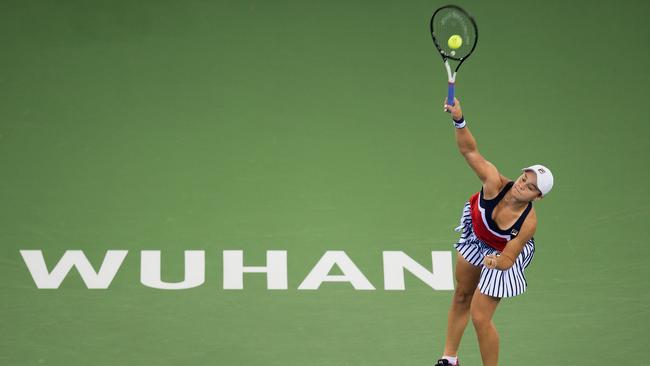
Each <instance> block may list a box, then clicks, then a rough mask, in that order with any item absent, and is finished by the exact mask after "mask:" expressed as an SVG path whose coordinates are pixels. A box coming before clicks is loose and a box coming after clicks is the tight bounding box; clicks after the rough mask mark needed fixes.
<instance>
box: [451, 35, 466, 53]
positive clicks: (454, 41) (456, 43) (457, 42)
mask: <svg viewBox="0 0 650 366" xmlns="http://www.w3.org/2000/svg"><path fill="white" fill-rule="evenodd" d="M447 44H448V45H449V48H451V49H454V50H455V49H457V48H460V46H462V45H463V39H462V38H461V37H460V36H459V35H458V34H454V35H453V36H451V37H449V40H448V41H447Z"/></svg>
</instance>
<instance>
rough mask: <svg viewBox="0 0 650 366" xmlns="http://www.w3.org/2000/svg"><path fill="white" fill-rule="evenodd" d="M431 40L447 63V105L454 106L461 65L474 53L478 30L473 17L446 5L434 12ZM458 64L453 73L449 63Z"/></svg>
mask: <svg viewBox="0 0 650 366" xmlns="http://www.w3.org/2000/svg"><path fill="white" fill-rule="evenodd" d="M430 28H431V38H432V39H433V44H434V45H435V46H436V48H437V49H438V51H439V52H440V56H442V60H443V61H444V63H445V68H446V69H447V76H448V80H449V83H448V87H447V104H449V105H454V85H455V84H456V73H457V72H458V69H459V68H460V65H462V64H463V62H465V60H467V58H468V57H469V56H470V55H471V54H472V52H474V49H475V48H476V42H477V41H478V28H477V27H476V22H475V21H474V18H472V16H471V15H469V14H468V13H467V12H466V11H465V10H463V9H462V8H461V7H459V6H456V5H446V6H443V7H441V8H439V9H436V11H434V12H433V15H432V16H431V22H430ZM450 60H452V61H455V62H457V64H456V68H455V70H454V72H453V73H452V72H451V66H450V65H449V61H450Z"/></svg>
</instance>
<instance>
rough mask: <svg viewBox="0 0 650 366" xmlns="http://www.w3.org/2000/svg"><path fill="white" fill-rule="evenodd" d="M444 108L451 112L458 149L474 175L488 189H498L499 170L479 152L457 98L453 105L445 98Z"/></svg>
mask: <svg viewBox="0 0 650 366" xmlns="http://www.w3.org/2000/svg"><path fill="white" fill-rule="evenodd" d="M444 109H445V112H449V113H451V117H452V118H453V120H454V125H455V127H456V128H455V130H456V144H457V145H458V151H460V153H461V154H462V155H463V157H464V158H465V160H466V161H467V164H469V166H470V167H471V168H472V169H473V170H474V172H476V175H478V177H479V179H480V180H481V182H482V183H483V186H484V187H486V188H487V189H488V190H489V191H494V190H497V191H498V189H499V188H500V187H501V186H502V184H503V183H502V179H501V174H499V171H498V170H497V168H496V167H495V166H494V165H493V164H492V163H490V162H489V161H487V160H485V158H484V157H483V155H481V153H479V151H478V148H477V146H476V140H475V139H474V136H472V133H471V132H470V131H469V128H468V127H467V124H466V122H465V119H464V118H463V111H462V110H461V107H460V102H459V101H458V99H456V98H454V105H453V106H451V105H449V104H447V100H446V99H445V105H444Z"/></svg>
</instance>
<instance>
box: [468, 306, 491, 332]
mask: <svg viewBox="0 0 650 366" xmlns="http://www.w3.org/2000/svg"><path fill="white" fill-rule="evenodd" d="M471 317H472V324H473V325H474V329H476V330H482V329H485V328H487V327H489V326H490V324H492V319H490V317H489V316H487V315H486V314H483V313H481V312H480V311H478V310H476V309H472V312H471Z"/></svg>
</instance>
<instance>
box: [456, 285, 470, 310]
mask: <svg viewBox="0 0 650 366" xmlns="http://www.w3.org/2000/svg"><path fill="white" fill-rule="evenodd" d="M473 294H474V290H472V291H467V290H463V289H460V288H456V291H454V304H456V305H460V306H469V305H470V304H471V303H472V295H473Z"/></svg>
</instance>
